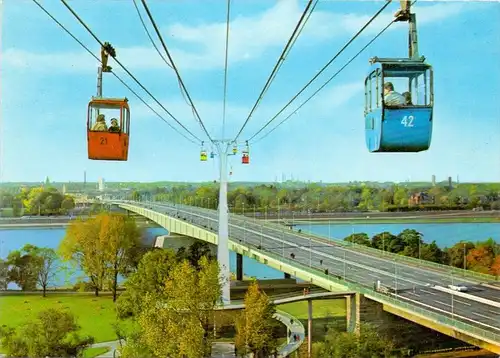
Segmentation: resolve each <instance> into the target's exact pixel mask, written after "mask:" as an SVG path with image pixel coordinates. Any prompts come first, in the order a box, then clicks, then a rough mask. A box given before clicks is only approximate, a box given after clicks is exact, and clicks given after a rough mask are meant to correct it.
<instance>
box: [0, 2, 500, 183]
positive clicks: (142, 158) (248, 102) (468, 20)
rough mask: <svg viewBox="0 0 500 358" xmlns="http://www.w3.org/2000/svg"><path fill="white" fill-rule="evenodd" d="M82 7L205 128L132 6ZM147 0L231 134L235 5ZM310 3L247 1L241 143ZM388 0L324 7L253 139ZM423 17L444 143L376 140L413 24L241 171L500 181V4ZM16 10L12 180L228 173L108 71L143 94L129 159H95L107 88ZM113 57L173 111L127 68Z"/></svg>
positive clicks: (180, 112) (239, 58) (34, 12)
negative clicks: (95, 105)
mask: <svg viewBox="0 0 500 358" xmlns="http://www.w3.org/2000/svg"><path fill="white" fill-rule="evenodd" d="M139 3H140V1H139ZM43 4H44V6H45V7H46V8H47V9H48V10H49V11H50V12H51V13H52V14H53V15H54V16H55V17H56V18H57V19H58V20H59V21H61V22H62V23H63V24H64V25H66V26H67V27H68V28H69V29H70V30H71V31H72V32H73V33H74V34H75V35H76V36H77V37H78V38H79V39H81V40H82V41H83V42H84V43H85V44H87V45H88V46H89V47H90V49H91V50H92V51H94V53H96V54H98V53H99V47H98V44H97V43H96V42H95V40H93V39H92V38H91V37H90V36H89V35H88V33H87V32H86V31H85V30H84V29H83V27H82V26H81V25H80V24H78V23H77V22H76V20H75V19H74V18H73V17H72V15H71V14H70V13H69V12H68V11H67V10H66V8H65V7H64V6H63V5H62V4H61V3H60V2H59V1H43ZM70 4H71V6H72V7H73V8H74V10H75V11H77V12H78V14H79V15H80V16H81V17H82V18H83V19H84V20H85V21H86V23H87V24H88V25H89V26H90V27H91V28H92V30H93V31H94V32H95V33H96V34H97V35H98V37H100V38H101V39H102V40H104V41H109V42H111V43H112V44H113V45H114V47H115V48H116V50H117V57H118V59H120V60H121V62H122V63H123V64H124V65H125V66H126V67H127V68H128V69H129V70H130V71H131V72H132V73H133V74H134V75H135V76H136V77H137V78H139V79H140V81H141V82H142V83H143V84H144V85H145V86H146V87H147V88H148V89H149V90H150V91H151V92H152V93H153V94H154V95H155V96H156V97H157V98H158V100H160V101H161V102H162V103H163V104H164V105H165V106H166V107H167V108H168V109H169V110H170V111H171V112H172V113H173V114H174V115H175V116H176V117H177V118H178V119H179V120H180V121H181V122H182V123H183V124H184V125H185V126H186V127H188V128H190V129H192V131H193V132H194V133H195V134H196V135H197V136H199V137H203V132H202V130H201V128H200V126H199V125H198V124H197V123H196V121H195V119H194V118H193V116H192V114H191V110H190V108H189V107H188V105H187V104H186V102H185V101H184V100H183V98H182V96H181V94H180V92H179V87H178V84H177V81H176V79H175V75H174V73H173V71H172V70H170V69H169V68H168V67H167V66H166V65H165V63H164V62H163V61H162V60H161V59H160V57H159V56H158V54H157V53H156V52H155V50H154V49H153V47H152V45H151V43H150V42H149V39H148V38H147V36H146V33H145V31H144V29H143V27H142V25H141V23H140V21H139V18H138V15H137V13H136V10H135V8H134V4H133V1H132V0H129V1H125V0H123V1H116V0H115V1H111V0H108V1H99V2H95V1H88V0H73V1H71V2H70ZM97 4H99V5H97ZM148 4H149V7H150V9H151V11H152V12H153V14H154V16H155V19H156V21H157V23H158V25H159V26H160V28H161V31H162V34H163V36H164V38H165V41H166V43H167V45H168V46H169V49H170V50H171V53H172V55H173V58H174V61H175V63H176V65H177V67H178V68H179V70H180V73H181V76H182V78H183V79H184V82H185V84H186V86H187V88H188V90H189V92H190V94H191V97H192V98H193V100H194V102H195V104H196V106H197V108H198V110H199V112H200V116H201V118H202V119H203V120H204V122H205V124H206V126H207V128H208V130H209V132H210V133H211V135H212V136H213V137H215V138H220V136H221V125H222V89H223V73H224V71H223V63H224V52H223V49H224V41H225V38H224V35H225V33H224V31H225V16H226V14H225V8H226V2H225V1H223V0H200V1H194V0H192V1H187V2H185V1H159V0H155V1H153V0H150V1H148ZM305 4H306V2H305V1H303V0H301V1H297V0H290V1H288V0H283V1H278V2H274V1H268V0H255V1H246V0H233V1H232V14H231V19H232V20H231V34H230V42H229V46H230V50H229V77H228V110H227V111H228V112H227V113H228V114H227V119H226V136H228V137H229V136H231V137H232V136H234V135H235V134H236V132H237V130H238V129H239V128H240V126H241V124H242V123H243V121H244V120H245V118H246V116H247V115H248V112H249V111H250V108H251V106H252V105H253V103H254V102H255V100H256V98H257V96H258V94H259V92H260V90H261V88H262V86H263V85H264V83H265V81H266V79H267V76H268V75H269V73H270V71H271V69H272V67H273V65H274V63H275V62H276V59H277V57H278V56H279V54H280V53H281V51H282V49H283V46H284V43H285V41H286V40H287V39H288V37H289V36H290V34H291V32H292V30H293V28H294V26H295V23H296V22H297V20H298V19H299V17H300V14H301V12H302V10H303V8H304V6H305ZM382 4H383V2H381V1H372V2H370V1H350V2H342V1H325V0H323V1H320V3H319V5H318V6H317V8H316V10H315V12H314V13H313V14H312V16H311V18H310V20H309V22H308V24H307V25H306V27H305V29H304V31H303V33H302V35H301V37H300V38H299V40H298V41H297V43H296V45H295V47H294V48H293V49H292V51H291V53H290V54H289V56H288V58H287V60H286V61H285V63H284V65H283V66H282V68H281V70H280V72H279V74H278V76H277V77H276V79H275V81H274V82H273V85H272V87H271V88H270V90H269V91H268V93H267V95H266V97H265V98H264V100H263V102H262V103H261V105H260V106H259V108H258V110H257V111H256V112H255V114H254V115H253V117H252V119H251V120H250V122H249V124H248V126H247V127H246V129H245V131H244V132H243V134H242V136H241V137H240V139H242V140H244V139H246V138H248V137H249V136H250V135H253V134H254V133H255V132H256V131H257V130H258V129H259V128H260V127H261V126H262V125H263V124H264V123H265V122H267V121H268V120H269V119H270V118H271V117H272V116H273V115H274V114H275V113H276V112H277V111H278V110H279V109H281V107H282V106H283V105H284V104H285V103H286V102H288V100H289V99H290V98H291V97H292V96H293V95H295V93H297V91H298V90H300V88H302V86H303V85H304V84H305V83H306V82H307V81H308V80H309V79H310V78H312V76H314V74H315V73H316V72H317V71H318V70H319V69H320V68H321V67H323V65H324V64H325V63H326V62H327V61H328V60H329V59H330V58H331V57H333V55H334V54H335V53H336V52H337V51H338V49H339V48H340V47H341V46H343V44H344V43H345V42H346V41H348V40H349V39H350V37H351V36H352V35H353V34H354V33H356V32H357V31H358V29H359V28H361V26H363V24H364V23H365V22H366V21H367V20H368V19H369V17H370V16H372V15H373V14H374V13H375V12H376V11H377V10H378V9H379V8H380V7H381V6H382ZM398 4H399V2H398V1H394V2H393V3H392V4H391V5H389V7H388V8H387V9H386V10H385V11H384V13H383V14H382V15H381V16H379V18H378V19H377V20H376V21H375V22H374V23H373V24H372V25H371V26H370V27H369V28H368V29H367V30H366V31H365V32H364V33H363V35H362V36H360V37H359V38H358V39H357V40H356V41H355V42H354V43H353V44H352V46H351V47H349V48H348V50H347V51H345V52H344V54H343V55H341V56H340V57H339V58H338V59H337V61H336V62H334V64H333V65H332V66H330V68H329V69H328V70H327V71H325V73H324V74H323V75H322V76H321V77H320V78H319V79H318V81H316V82H315V83H314V84H313V85H312V86H311V87H310V88H309V89H308V90H307V91H306V92H305V93H304V95H303V96H301V97H300V98H299V101H297V102H294V104H292V105H291V106H290V108H289V110H287V111H286V112H285V113H284V114H285V115H286V114H288V113H290V112H291V111H293V110H294V109H295V108H296V107H297V106H298V105H300V103H301V101H300V99H302V100H304V99H306V98H307V97H308V96H309V95H310V94H311V93H312V92H313V91H314V90H315V89H316V88H318V87H319V86H320V85H321V84H322V83H323V82H324V81H325V80H326V79H328V78H329V77H330V76H331V75H332V74H333V73H335V72H336V71H337V70H338V69H339V68H340V67H341V66H343V65H344V63H345V62H346V61H348V60H349V59H350V57H351V56H352V55H354V54H355V53H356V52H357V51H358V50H359V49H360V48H361V47H362V46H364V44H365V43H367V42H368V41H370V40H371V38H372V37H373V36H374V35H375V34H376V33H378V31H379V30H380V29H381V28H383V27H384V26H385V25H386V24H387V23H388V22H389V21H390V20H391V18H392V14H393V13H394V12H395V11H396V10H397V9H398ZM139 8H140V10H141V12H142V14H143V16H145V13H144V10H143V8H142V6H139ZM414 10H415V12H416V13H417V20H418V30H419V46H420V53H421V54H423V55H425V56H426V58H427V59H428V62H429V63H431V64H432V65H433V67H434V71H435V89H434V91H435V101H436V103H435V112H434V119H435V121H434V132H433V141H432V145H431V148H430V150H428V151H426V152H421V153H407V154H376V153H369V152H368V150H367V149H366V147H365V139H364V119H363V101H364V99H363V82H364V76H365V75H366V72H367V69H368V59H369V58H370V57H372V56H375V55H377V56H380V57H397V56H401V57H403V56H406V55H407V30H406V29H407V27H406V26H407V25H406V24H399V25H397V26H393V27H391V29H390V30H389V31H387V32H386V33H385V34H384V35H383V36H382V37H381V38H379V39H378V40H377V41H376V42H375V43H374V44H372V46H370V47H369V48H368V49H367V50H366V51H365V52H364V53H363V54H362V55H361V56H359V57H358V59H357V60H355V61H354V62H353V63H352V64H351V65H350V66H348V67H347V68H346V70H345V71H343V72H342V73H341V74H340V75H339V76H338V77H337V78H336V79H335V80H334V81H332V82H331V83H330V85H329V86H327V87H326V88H325V89H324V90H323V91H322V92H320V94H319V95H318V96H317V97H316V98H315V99H313V100H312V101H311V102H309V103H308V104H307V105H306V106H304V107H303V108H302V109H301V110H300V111H299V112H298V113H297V114H296V115H294V116H293V117H292V118H291V119H290V120H289V121H288V122H286V123H285V124H283V125H282V126H281V127H279V128H278V129H277V130H276V131H274V132H273V133H272V134H271V135H270V136H268V137H267V138H265V139H264V140H262V141H260V142H258V143H256V144H255V145H254V146H253V147H251V165H249V166H243V165H241V164H240V157H239V156H237V157H234V158H231V159H230V162H231V166H232V172H233V175H232V177H231V180H234V181H243V180H244V181H247V180H249V181H259V180H262V181H264V180H274V178H275V176H278V178H281V174H282V173H286V175H287V177H290V174H293V176H294V177H295V178H299V179H303V180H313V181H319V180H323V181H330V182H331V181H333V182H338V181H349V180H380V181H382V180H392V181H405V180H407V179H408V178H411V180H415V181H416V180H430V178H431V175H432V174H435V175H436V176H437V178H438V180H441V179H442V180H444V179H446V178H447V177H448V176H449V175H451V176H453V177H454V178H455V177H456V175H459V176H460V180H461V181H499V180H500V165H499V164H500V162H499V153H500V101H499V100H498V98H499V95H500V62H499V55H500V38H499V37H498V33H499V32H500V23H499V22H498V21H497V20H498V18H500V3H497V2H463V1H462V2H451V1H441V2H436V1H433V2H429V1H419V2H417V4H416V6H415V7H414ZM2 16H3V21H2V25H3V26H2V39H1V46H2V60H1V61H2V62H1V71H2V72H1V76H2V87H3V88H2V101H1V102H2V126H3V136H2V137H1V141H2V147H3V158H1V161H2V178H1V179H2V180H3V181H41V180H43V179H44V178H45V176H46V175H48V176H49V177H50V178H51V179H52V180H55V181H81V180H82V178H83V171H84V170H86V171H87V178H88V180H92V181H94V180H97V178H98V177H104V178H105V179H106V180H107V181H157V180H180V181H182V180H185V181H201V180H212V179H216V178H217V177H218V170H217V168H218V166H217V162H216V161H214V160H212V161H210V160H209V161H208V162H205V163H202V162H200V161H199V151H200V148H199V145H198V144H196V145H194V144H192V143H190V142H188V141H187V140H185V139H184V138H183V137H181V136H180V135H178V134H177V133H175V132H174V131H173V130H172V129H170V128H169V127H168V126H167V125H166V124H165V123H163V122H162V121H161V120H160V119H159V118H157V117H156V116H155V115H154V114H153V113H152V112H151V111H150V110H149V109H148V108H147V107H145V106H144V105H143V104H142V103H141V102H140V101H139V100H137V99H136V98H135V97H134V95H133V94H131V93H130V92H128V90H127V89H126V88H124V87H123V86H122V85H121V84H120V83H119V82H118V81H117V80H116V79H114V78H113V77H112V76H111V75H108V76H105V78H104V95H105V96H110V97H120V96H126V97H128V98H129V99H130V105H131V113H132V122H131V132H132V136H131V144H130V150H129V160H128V162H99V161H91V160H89V159H88V158H87V151H86V146H87V143H86V107H87V103H88V101H89V99H90V97H91V96H92V95H93V94H94V93H95V87H96V72H97V62H96V61H95V60H94V59H93V58H92V57H91V56H90V55H89V54H88V53H86V52H85V51H84V50H83V49H82V48H81V47H80V46H79V45H78V44H77V43H76V42H75V41H74V40H73V39H72V38H70V37H69V36H68V35H67V34H65V33H64V32H63V31H62V30H61V29H60V28H59V27H58V26H57V25H56V24H55V23H54V22H53V21H52V20H51V19H50V18H48V17H47V15H46V14H44V13H43V12H42V11H41V10H40V9H39V8H38V7H37V6H36V5H35V4H34V3H33V2H32V1H30V0H6V1H4V2H3V15H2ZM147 24H148V26H149V30H150V31H151V33H152V35H153V38H154V39H155V40H156V36H155V35H154V31H153V29H152V27H151V25H150V24H149V22H147ZM157 44H158V45H159V42H157ZM110 64H111V66H113V68H114V69H115V70H116V73H117V74H118V75H119V76H121V77H122V78H123V79H124V80H125V81H126V82H127V83H129V84H130V85H131V86H132V87H133V88H134V89H135V90H137V91H138V92H139V94H140V95H141V96H142V97H143V98H144V99H145V100H146V101H147V102H148V103H151V104H152V106H153V107H154V108H155V109H157V110H158V111H159V112H160V113H161V114H164V112H162V111H161V109H158V106H157V105H156V104H154V102H153V100H152V99H151V98H150V97H149V96H148V95H147V94H146V93H145V92H143V91H142V90H141V89H140V88H139V87H138V86H137V85H136V84H134V83H133V81H132V80H131V78H130V77H128V76H127V75H126V74H125V73H124V72H123V71H122V70H121V69H120V68H119V66H118V65H116V64H115V63H113V61H111V63H110ZM165 117H166V118H168V117H167V116H166V114H165ZM282 118H284V117H280V118H278V119H277V120H276V121H275V123H276V124H277V123H278V122H279V121H280V120H281V119H282ZM171 123H172V124H173V125H175V126H177V127H179V126H178V125H177V124H175V123H174V122H173V121H171Z"/></svg>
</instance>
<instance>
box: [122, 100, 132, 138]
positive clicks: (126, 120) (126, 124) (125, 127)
mask: <svg viewBox="0 0 500 358" xmlns="http://www.w3.org/2000/svg"><path fill="white" fill-rule="evenodd" d="M120 133H125V134H127V135H130V109H128V108H127V107H125V106H123V107H122V110H121V111H120Z"/></svg>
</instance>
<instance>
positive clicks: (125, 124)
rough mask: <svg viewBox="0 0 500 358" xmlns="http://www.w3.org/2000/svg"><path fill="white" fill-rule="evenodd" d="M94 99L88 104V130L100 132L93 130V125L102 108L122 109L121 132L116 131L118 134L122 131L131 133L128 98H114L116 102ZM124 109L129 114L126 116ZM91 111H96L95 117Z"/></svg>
mask: <svg viewBox="0 0 500 358" xmlns="http://www.w3.org/2000/svg"><path fill="white" fill-rule="evenodd" d="M101 100H102V101H106V99H105V98H103V99H101ZM110 100H111V99H110ZM94 101H95V99H94V100H91V101H90V102H89V104H88V111H87V130H88V131H90V132H98V131H93V130H92V127H93V126H94V124H95V120H96V119H97V116H98V114H97V113H98V111H99V110H100V109H111V110H119V111H120V122H119V123H120V132H118V133H116V132H115V133H116V134H120V133H126V134H129V133H130V109H129V108H128V104H127V101H126V100H124V101H120V100H116V99H113V101H115V102H116V103H114V104H108V103H100V102H94ZM124 110H125V111H126V114H127V115H126V116H124V115H123V111H124ZM91 111H95V118H94V116H93V115H92V112H91ZM106 125H107V123H106ZM108 128H109V127H108ZM124 129H125V130H124ZM110 133H113V132H110Z"/></svg>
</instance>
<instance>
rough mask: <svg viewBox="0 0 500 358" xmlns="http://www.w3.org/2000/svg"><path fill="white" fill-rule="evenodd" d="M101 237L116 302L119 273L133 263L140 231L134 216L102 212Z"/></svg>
mask: <svg viewBox="0 0 500 358" xmlns="http://www.w3.org/2000/svg"><path fill="white" fill-rule="evenodd" d="M100 217H101V220H100V221H99V224H100V232H99V239H100V240H102V241H104V245H103V247H104V249H105V252H104V254H105V261H106V264H107V267H108V273H109V275H110V277H111V280H112V290H113V302H116V289H117V287H118V274H120V273H125V272H126V271H127V270H128V267H129V265H130V263H131V257H132V255H133V249H134V248H135V247H137V246H139V238H140V232H139V230H138V228H137V225H136V223H135V220H134V218H133V217H128V216H125V215H122V214H101V215H100Z"/></svg>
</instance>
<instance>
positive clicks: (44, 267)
mask: <svg viewBox="0 0 500 358" xmlns="http://www.w3.org/2000/svg"><path fill="white" fill-rule="evenodd" d="M22 250H23V251H25V252H26V253H27V254H28V255H31V257H32V259H33V261H34V265H35V271H36V281H37V283H38V285H40V287H41V288H42V295H43V297H45V296H46V292H47V286H48V285H49V283H51V282H52V280H53V279H54V277H55V275H56V272H57V269H58V266H57V259H58V257H57V254H56V252H55V251H54V249H51V248H47V247H37V246H33V245H25V246H24V247H23V249H22Z"/></svg>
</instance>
